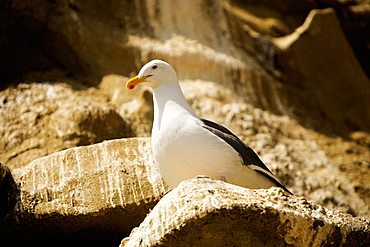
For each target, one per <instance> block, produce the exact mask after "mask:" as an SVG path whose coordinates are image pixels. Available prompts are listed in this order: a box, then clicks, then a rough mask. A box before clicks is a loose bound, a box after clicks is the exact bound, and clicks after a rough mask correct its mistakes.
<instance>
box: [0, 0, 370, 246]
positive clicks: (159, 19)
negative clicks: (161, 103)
mask: <svg viewBox="0 0 370 247" xmlns="http://www.w3.org/2000/svg"><path fill="white" fill-rule="evenodd" d="M0 7H1V8H0V32H1V33H2V34H3V35H2V38H1V39H0V54H1V55H0V65H1V66H0V72H1V73H0V74H1V75H2V79H1V82H0V84H1V87H4V88H5V87H7V88H6V89H4V90H3V91H1V92H0V162H1V163H2V164H3V165H1V166H0V206H1V212H0V216H1V217H2V218H3V219H4V220H3V221H2V222H1V223H0V227H1V229H0V235H1V236H0V241H3V239H6V240H9V245H11V246H17V245H18V246H24V245H26V244H27V245H29V244H31V243H35V244H37V245H38V246H40V247H41V246H48V245H50V243H56V241H57V242H58V244H59V245H64V246H84V245H85V246H102V245H105V246H107V245H112V246H113V245H114V246H117V245H118V244H119V241H120V240H121V239H122V238H123V237H125V236H128V234H129V233H130V231H131V229H132V228H133V227H134V226H138V225H139V224H140V222H141V221H142V220H143V219H144V218H145V215H146V214H147V212H148V211H149V209H150V208H152V207H154V205H155V204H156V203H157V201H158V200H159V199H160V198H161V196H162V194H163V193H164V192H165V191H166V186H165V185H164V184H163V182H162V181H161V180H158V178H157V177H158V174H157V173H156V169H155V168H154V167H153V164H152V160H151V157H150V147H149V143H148V140H147V139H140V138H139V139H127V140H115V141H106V142H104V141H105V140H109V139H115V138H122V137H132V136H145V137H147V136H149V135H150V129H151V124H152V117H153V109H152V108H153V106H152V101H151V92H150V90H147V89H144V90H143V91H140V90H136V91H134V92H132V91H130V92H127V91H126V90H125V82H126V81H127V78H129V77H131V76H133V75H136V73H137V72H138V69H139V68H140V67H141V66H142V65H143V64H145V63H146V62H148V60H150V59H153V58H160V59H164V60H166V61H168V62H169V63H171V64H172V65H173V66H174V67H175V69H176V70H177V72H178V76H179V78H180V79H181V86H182V88H183V89H184V92H185V95H186V97H187V99H188V101H189V102H190V103H191V106H192V107H193V109H194V110H195V112H196V113H197V114H198V115H200V116H201V117H203V118H207V119H210V120H214V121H216V122H218V123H220V124H222V125H225V126H226V127H228V128H229V129H230V130H232V131H233V132H234V133H235V134H237V135H238V136H239V137H240V138H241V139H242V140H243V141H245V142H246V143H247V144H248V145H249V146H251V147H252V148H253V149H254V150H255V151H256V152H257V153H258V154H259V155H260V157H261V159H262V160H263V161H264V162H265V163H266V165H267V166H268V167H269V168H270V169H271V170H272V171H273V172H274V173H275V174H276V175H277V176H278V177H279V178H280V179H281V180H282V182H283V183H284V184H285V185H287V187H288V188H289V189H290V190H292V191H293V193H294V195H295V196H303V197H305V198H306V199H307V200H309V201H312V203H310V202H309V203H308V202H306V201H305V200H303V199H299V198H295V197H288V198H287V197H285V196H283V195H282V194H280V192H279V191H276V190H268V191H259V192H252V191H249V190H244V189H240V188H239V189H235V188H234V187H233V186H230V185H227V184H226V185H225V184H222V183H219V182H217V181H216V182H210V181H208V180H205V181H204V184H202V183H201V182H199V181H201V180H199V181H198V182H199V189H201V188H203V189H202V190H199V196H200V197H197V196H198V195H193V194H191V193H187V194H181V193H183V192H184V191H186V190H187V188H188V187H189V188H193V187H194V183H195V182H194V181H192V182H188V183H184V184H183V187H181V188H180V189H179V190H175V191H173V193H171V194H169V197H166V198H171V199H173V200H171V199H166V198H165V200H164V202H163V203H161V204H159V205H158V208H167V207H168V206H171V205H172V206H174V205H175V206H178V207H179V208H183V207H184V205H183V204H181V205H178V204H176V203H178V202H182V201H181V198H178V197H177V196H176V195H181V196H184V198H189V199H191V198H193V199H191V202H192V203H194V204H191V205H197V206H196V208H198V209H202V208H207V210H209V211H200V210H193V211H191V212H192V213H190V214H189V215H188V216H189V217H190V218H188V219H189V220H190V221H187V223H184V222H183V223H181V221H175V220H178V219H174V218H171V217H172V216H173V215H177V213H179V212H176V211H173V210H172V211H171V209H169V210H168V214H167V213H166V212H167V211H166V212H164V211H162V209H155V211H153V212H154V213H153V214H150V215H149V216H148V218H147V219H146V220H145V222H146V223H145V224H144V223H143V224H142V225H141V226H140V227H139V228H138V230H137V233H135V232H132V233H131V237H130V240H128V242H127V244H135V243H137V242H136V241H140V239H142V240H143V241H149V242H150V241H152V240H153V241H154V239H155V241H165V242H166V241H167V242H166V243H171V241H176V239H185V240H189V241H194V239H191V236H190V237H189V236H188V235H186V233H187V232H191V233H193V232H192V231H191V229H190V228H188V226H191V227H194V229H198V230H199V231H198V232H197V234H200V233H202V234H203V235H202V238H201V239H200V240H199V241H205V242H207V241H212V240H214V239H216V238H217V236H216V235H217V234H220V236H224V239H227V240H230V243H237V242H233V241H239V240H238V239H239V237H240V241H244V240H245V241H249V240H250V239H246V238H247V236H250V235H248V233H246V232H243V231H245V230H248V231H249V230H254V229H255V228H257V226H258V227H262V228H263V229H264V228H266V231H269V233H270V235H271V236H275V237H276V238H275V239H276V241H279V243H281V244H282V245H284V244H288V243H292V244H297V245H299V244H302V245H303V243H306V244H310V243H313V244H316V243H322V244H327V245H330V243H331V242H330V243H329V242H325V241H328V240H331V241H332V242H333V243H335V244H337V243H338V244H339V243H342V244H343V245H345V244H348V245H349V244H351V243H353V244H363V243H365V244H368V242H366V241H368V240H366V239H368V238H367V234H368V230H367V229H366V227H365V228H363V226H364V225H363V224H367V223H364V221H361V220H358V219H355V218H352V217H350V216H349V215H347V214H344V213H338V212H337V211H336V210H342V211H344V212H347V213H350V214H351V215H352V216H361V217H365V218H369V217H370V215H369V212H370V211H369V205H370V194H369V191H370V184H369V182H368V181H369V179H370V169H369V167H370V163H369V161H370V151H369V147H370V135H369V133H368V132H369V126H370V112H369V107H367V106H368V105H369V104H370V102H369V99H370V97H369V94H370V82H369V78H368V77H367V76H366V73H367V74H370V73H369V71H370V69H369V67H368V63H369V61H368V60H369V59H368V54H369V51H370V50H369V48H368V47H369V46H368V43H369V35H370V34H369V32H368V31H367V30H368V23H369V16H370V14H369V13H370V12H369V9H370V8H369V4H368V1H361V0H348V1H347V0H340V1H337V0H333V1H326V0H325V1H311V0H303V1H300V2H299V4H297V2H296V1H289V0H288V1H285V0H284V1H281V0H273V1H266V0H261V1H239V0H222V1H200V0H195V1H191V3H190V1H169V0H165V1H147V0H138V1H128V2H127V1H126V2H123V1H116V0H109V1H105V2H104V3H103V2H99V1H80V0H74V1H57V2H56V1H40V0H35V1H20V0H5V1H2V2H1V3H0ZM179 10H180V11H179ZM122 75H124V76H122ZM23 81H31V82H33V83H21V82H23ZM55 81H57V82H58V83H55ZM9 82H13V83H14V85H13V86H11V87H10V86H8V85H9ZM36 82H39V84H37V83H36ZM40 82H41V83H40ZM61 82H64V83H61ZM99 83H100V84H99ZM92 86H94V87H92ZM95 86H96V87H95ZM138 89H139V88H138ZM99 142H102V143H99ZM94 143H99V144H94ZM92 144H94V145H92ZM85 145H87V146H86V147H78V146H85ZM89 145H90V146H89ZM76 147H77V148H76ZM62 150H64V151H62ZM206 181H208V182H206ZM216 185H217V186H216ZM184 186H185V187H186V188H185V187H184ZM205 187H209V188H210V190H212V191H217V193H219V194H217V195H222V198H223V199H222V200H223V201H225V202H227V203H228V205H229V204H230V205H231V206H230V207H227V206H225V207H224V206H222V205H223V204H222V203H223V202H220V203H219V204H218V202H217V203H214V204H212V205H214V206H216V207H215V208H214V209H212V208H211V206H210V205H208V204H207V205H206V204H204V205H203V204H201V205H198V204H197V203H202V201H198V200H203V199H204V198H214V195H208V194H207V191H206V189H205ZM216 187H217V188H216ZM196 189H197V188H195V190H196ZM220 191H222V193H221V192H220ZM227 191H228V192H229V194H228V192H227ZM234 192H235V193H234ZM176 193H177V194H176ZM233 193H234V194H233ZM242 193H243V194H245V195H244V197H243V195H241V194H242ZM276 197H279V198H280V197H281V199H276ZM218 198H221V197H218ZM230 198H234V199H235V201H238V202H239V201H240V199H238V198H244V199H248V198H249V199H248V200H249V202H250V204H247V203H246V202H243V203H244V204H243V203H240V204H238V203H236V204H233V202H230V201H229V199H230ZM270 199H271V201H270ZM283 199H284V200H287V201H285V202H281V200H283ZM169 200H170V202H169ZM256 202H258V203H261V206H258V205H257V206H256V210H255V211H253V210H252V211H251V210H250V209H251V205H255V204H256ZM275 202H280V203H281V205H282V208H281V210H280V209H278V208H276V207H274V206H271V205H275V206H276V203H275ZM274 203H275V204H274ZM137 204H138V205H137ZM293 204H294V205H296V206H297V212H299V213H302V214H304V213H305V212H306V213H307V214H306V215H303V216H302V214H298V213H297V214H294V213H292V211H291V207H292V206H293ZM316 204H318V205H321V206H323V207H325V209H324V208H320V206H317V205H316ZM185 206H186V205H185ZM203 206H204V207H203ZM253 207H254V206H253ZM307 207H309V208H307ZM310 207H312V208H310ZM190 209H191V208H190ZM184 210H185V212H186V210H187V209H185V208H184ZM212 210H214V211H212ZM279 210H280V211H279ZM318 210H319V211H318ZM221 211H222V212H223V213H225V212H226V215H225V217H223V216H222V214H220V213H219V212H221ZM169 212H172V213H171V214H170V213H169ZM201 212H203V213H204V214H202V215H203V216H204V217H205V218H198V219H196V220H195V219H193V218H191V216H192V215H197V214H198V213H201ZM209 212H213V214H212V215H210V214H208V213H209ZM230 212H231V213H230ZM260 212H265V213H266V214H267V215H268V216H271V217H270V218H271V219H274V220H275V221H274V222H275V226H276V227H277V226H279V228H275V229H274V228H273V227H274V226H270V225H269V224H267V223H266V222H267V220H268V218H269V217H267V218H266V217H264V214H260ZM323 212H325V213H326V214H327V215H326V216H325V215H321V214H322V213H323ZM310 214H311V215H310ZM153 215H157V216H158V215H160V218H159V219H160V220H162V221H161V222H165V223H166V222H169V223H171V224H172V225H171V226H169V225H166V224H165V223H164V224H163V225H162V226H159V227H158V228H157V229H162V230H166V231H167V230H168V231H170V232H171V234H173V235H171V234H170V235H168V234H167V233H166V234H167V235H166V234H165V235H163V234H162V235H160V234H159V235H158V234H157V235H155V234H156V229H154V230H153V233H152V234H151V235H149V233H148V231H149V230H151V229H152V227H154V226H155V224H152V223H150V224H147V222H148V221H150V219H152V217H153ZM230 215H231V216H232V215H238V217H239V216H240V217H239V218H241V221H235V220H237V218H238V217H234V218H233V217H231V216H230ZM284 215H285V216H286V217H287V218H288V221H286V222H287V223H286V224H285V225H284V224H283V222H282V221H281V220H282V219H287V218H284ZM317 215H318V216H317ZM330 215H332V216H333V217H332V218H331V216H330ZM229 216H230V217H229ZM277 216H279V217H280V218H279V217H277ZM316 216H317V217H318V218H317V217H316ZM329 216H330V217H329ZM254 218H255V219H258V220H259V222H264V224H260V225H256V227H255V228H254V229H247V228H242V229H240V232H239V231H238V229H239V228H238V227H239V225H237V226H236V227H234V229H232V228H231V226H235V224H234V223H235V222H244V223H245V222H246V221H247V223H248V224H250V223H253V222H254V221H253V220H252V219H254ZM220 219H223V220H225V222H226V221H227V222H230V224H231V226H228V225H225V224H222V221H221V220H220ZM319 219H320V220H319ZM243 220H244V221H243ZM339 222H343V224H342V223H339ZM177 223H179V224H180V225H178V229H180V230H171V229H174V228H173V225H174V224H177ZM204 223H209V225H212V226H213V228H209V227H208V228H207V227H206V226H204V225H202V224H204ZM233 224H234V225H233ZM300 226H302V229H303V230H302V231H301V230H299V229H301V228H300ZM352 226H353V227H352ZM357 226H358V227H357ZM166 227H168V228H166ZM297 229H298V230H297ZM338 229H340V230H338ZM213 230H214V231H213ZM232 231H233V232H234V231H235V232H238V233H243V234H242V235H241V236H239V235H238V237H234V238H233V239H230V236H233V235H232V234H231V235H228V236H226V234H224V233H226V232H232ZM144 233H145V234H147V233H148V238H150V237H151V236H155V238H153V239H146V238H145V236H144V235H142V234H144ZM162 233H163V232H162ZM244 233H245V234H244ZM277 233H281V235H278V236H276V234H277ZM339 233H340V234H339ZM176 234H177V235H176ZM212 234H216V235H212ZM303 234H306V235H303ZM315 234H316V235H315ZM163 236H165V238H163ZM169 236H171V237H169ZM173 236H175V237H176V239H175V238H173ZM255 236H256V238H257V237H259V236H261V234H260V233H256V232H255ZM282 236H284V237H282ZM344 236H346V238H345V240H344ZM354 236H356V239H357V240H358V241H360V242H352V241H354V240H353V239H355V237H354ZM182 237H184V238H182ZM357 237H358V238H357ZM53 241H54V242H53ZM266 241H270V239H269V238H267V239H266ZM295 241H296V242H295ZM361 241H363V242H361ZM149 242H148V243H149ZM184 243H186V242H184ZM207 243H210V242H207ZM6 244H7V243H6ZM6 244H5V245H6ZM0 245H1V246H2V245H3V242H1V243H0ZM179 245H181V244H179Z"/></svg>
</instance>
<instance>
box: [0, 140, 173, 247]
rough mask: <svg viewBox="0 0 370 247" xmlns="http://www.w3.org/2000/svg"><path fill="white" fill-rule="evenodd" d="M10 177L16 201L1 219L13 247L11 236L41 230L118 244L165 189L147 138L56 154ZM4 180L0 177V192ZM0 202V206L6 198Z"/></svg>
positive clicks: (108, 142)
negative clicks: (84, 232)
mask: <svg viewBox="0 0 370 247" xmlns="http://www.w3.org/2000/svg"><path fill="white" fill-rule="evenodd" d="M7 171H8V170H6V168H5V169H4V172H3V173H2V174H8V173H5V172H7ZM7 176H9V175H7ZM2 177H3V178H4V177H5V176H2ZM12 179H13V180H14V182H13V184H14V183H15V184H17V187H16V189H17V190H18V197H17V201H16V203H14V202H13V203H12V204H11V205H12V206H13V207H9V206H8V207H7V208H8V212H7V213H6V214H5V215H3V216H4V217H5V219H6V225H5V226H7V227H6V228H5V229H2V230H3V231H2V240H4V241H9V242H10V243H13V245H20V244H22V243H25V242H23V241H24V240H22V239H19V240H18V239H17V236H19V234H22V233H23V234H25V233H26V234H27V233H28V234H29V233H30V232H32V233H33V234H34V236H33V237H31V240H30V242H32V239H35V238H36V239H37V237H36V236H38V237H41V236H42V235H43V234H44V232H49V234H55V235H56V238H57V239H58V238H61V235H62V234H63V233H64V234H66V233H70V234H72V233H79V232H81V231H87V232H90V234H93V233H94V232H98V234H96V233H95V235H96V236H92V237H91V240H90V242H91V243H93V241H94V240H96V239H98V238H99V237H100V238H103V237H104V238H106V240H107V241H108V242H109V241H113V240H115V241H118V240H119V238H120V237H122V236H124V235H127V234H128V233H129V232H130V231H131V229H132V228H133V227H134V226H137V225H139V223H140V222H141V221H142V219H143V218H144V217H145V215H146V214H147V212H148V210H149V208H151V207H153V206H154V205H155V204H156V202H157V201H158V200H159V199H160V197H161V195H162V194H164V193H165V192H166V190H168V189H167V187H166V185H165V184H164V182H163V180H162V178H161V177H160V175H159V173H158V171H157V168H156V166H155V165H154V164H153V161H152V157H151V149H150V142H149V141H148V139H147V138H138V139H121V140H113V141H106V142H103V143H100V144H96V145H91V146H87V147H78V148H72V149H68V150H65V151H61V152H57V153H54V154H52V155H49V156H46V157H43V158H40V159H37V160H35V161H33V162H31V163H30V164H29V165H28V166H25V167H23V168H21V169H15V170H13V171H12ZM8 181H9V179H7V180H5V179H3V181H2V183H1V188H2V189H3V188H4V189H5V184H6V183H7V182H8ZM5 191H13V190H11V189H8V190H5ZM9 198H10V197H9ZM1 199H2V204H3V203H4V202H5V201H6V197H5V198H4V196H2V197H1ZM13 201H14V199H13ZM4 209H5V208H4ZM4 213H5V212H4V211H3V212H2V214H4ZM3 227H4V224H3ZM3 234H5V235H3ZM117 238H118V239H117Z"/></svg>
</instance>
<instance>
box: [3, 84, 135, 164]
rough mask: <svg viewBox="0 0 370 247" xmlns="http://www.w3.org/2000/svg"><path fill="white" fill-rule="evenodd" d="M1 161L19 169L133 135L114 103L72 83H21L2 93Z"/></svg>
mask: <svg viewBox="0 0 370 247" xmlns="http://www.w3.org/2000/svg"><path fill="white" fill-rule="evenodd" d="M0 104H1V111H0V126H1V127H0V136H2V138H1V139H0V162H2V163H3V164H6V165H8V166H10V167H12V168H19V167H21V166H23V165H26V164H28V163H29V162H31V161H32V160H34V159H36V158H39V157H42V156H45V155H48V154H51V153H54V152H56V151H60V150H63V149H66V148H71V147H76V146H80V145H89V144H92V143H97V142H101V141H103V140H109V139H113V138H120V137H129V136H133V133H132V131H131V129H130V127H129V125H127V124H126V123H125V122H124V120H123V119H122V118H121V117H120V115H119V114H118V113H117V112H116V111H115V108H114V107H113V105H111V104H109V103H106V102H103V100H102V99H99V98H98V97H92V96H91V95H87V94H86V93H83V92H78V91H75V90H73V89H72V88H71V87H70V86H69V85H68V84H65V83H58V84H51V83H43V84H38V83H31V84H20V85H18V86H17V87H16V88H9V89H7V90H4V91H2V92H0Z"/></svg>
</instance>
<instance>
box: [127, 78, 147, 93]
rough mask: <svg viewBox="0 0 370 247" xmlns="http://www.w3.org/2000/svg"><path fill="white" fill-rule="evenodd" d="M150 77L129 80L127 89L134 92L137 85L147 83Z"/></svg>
mask: <svg viewBox="0 0 370 247" xmlns="http://www.w3.org/2000/svg"><path fill="white" fill-rule="evenodd" d="M149 76H150V75H147V76H143V77H141V78H138V77H137V76H135V77H133V78H131V79H130V80H128V82H127V83H126V89H127V90H132V89H134V88H135V87H136V86H137V85H139V84H141V83H143V82H146V81H145V80H146V78H148V77H149Z"/></svg>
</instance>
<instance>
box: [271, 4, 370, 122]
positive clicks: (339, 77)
mask: <svg viewBox="0 0 370 247" xmlns="http://www.w3.org/2000/svg"><path fill="white" fill-rule="evenodd" d="M333 40H335V42H333ZM275 44H277V45H278V46H279V47H280V48H281V49H282V52H281V53H280V54H279V53H278V54H277V62H278V66H279V67H281V68H282V69H283V71H284V72H285V73H286V75H285V78H284V81H285V82H286V83H287V84H286V85H285V87H284V89H285V90H286V91H287V92H288V94H290V95H289V96H288V100H289V101H290V104H292V105H294V106H298V104H297V103H298V102H294V101H296V100H297V99H299V102H301V104H299V108H297V107H295V109H297V110H298V111H300V112H302V113H301V114H304V115H305V116H304V119H305V120H304V121H306V119H307V116H309V117H314V118H315V119H320V121H321V122H324V123H325V121H328V122H331V123H332V126H333V127H334V128H335V129H350V128H351V126H352V127H355V128H356V129H368V126H369V123H370V109H369V107H366V106H367V105H370V80H369V78H368V77H367V75H366V74H365V72H364V71H363V69H362V68H361V65H360V64H359V63H358V61H357V59H356V57H355V54H354V53H353V51H352V49H351V47H350V45H349V44H348V42H347V40H346V37H345V36H344V34H343V32H342V29H341V26H340V22H339V21H338V19H337V17H336V15H335V12H334V10H333V9H324V10H312V11H311V12H310V14H309V15H308V16H307V19H306V21H305V22H304V24H303V25H302V26H300V27H299V28H297V29H296V31H295V32H293V33H292V34H290V35H287V36H284V37H282V38H278V39H276V40H275ZM343 61H345V62H343ZM318 75H319V76H318ZM302 102H305V103H302ZM303 112H304V113H303ZM295 115H300V114H295Z"/></svg>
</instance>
